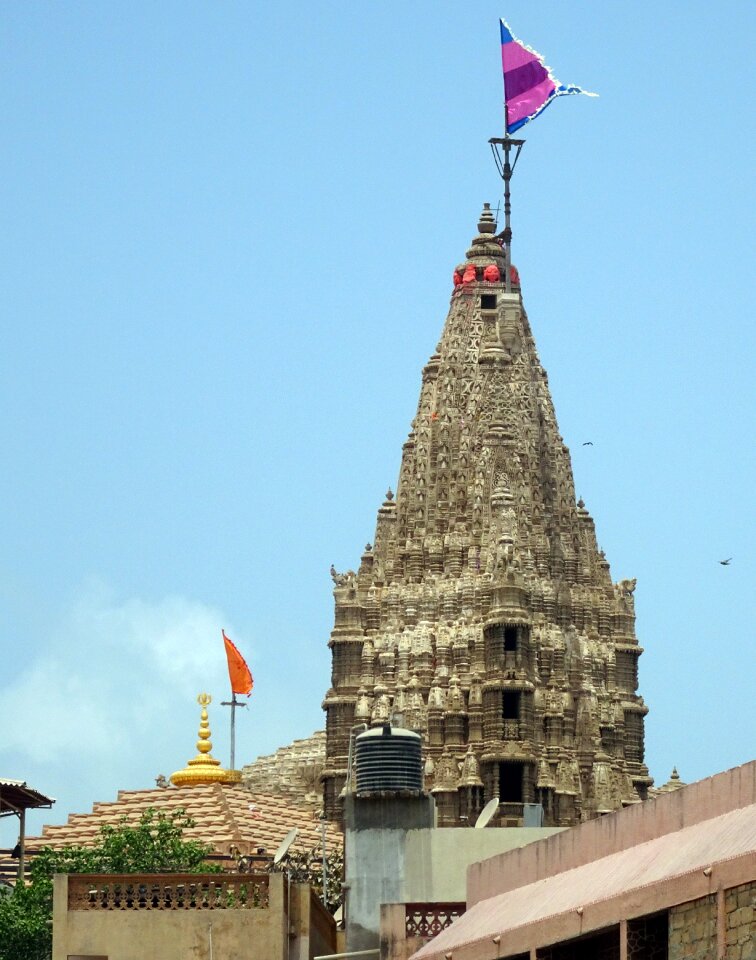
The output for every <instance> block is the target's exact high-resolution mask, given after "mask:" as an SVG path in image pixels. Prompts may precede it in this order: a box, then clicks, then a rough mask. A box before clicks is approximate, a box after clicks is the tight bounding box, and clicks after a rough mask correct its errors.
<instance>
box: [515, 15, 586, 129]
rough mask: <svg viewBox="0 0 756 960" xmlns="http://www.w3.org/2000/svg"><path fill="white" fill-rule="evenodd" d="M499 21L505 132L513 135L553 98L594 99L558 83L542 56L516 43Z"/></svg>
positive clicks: (581, 91)
mask: <svg viewBox="0 0 756 960" xmlns="http://www.w3.org/2000/svg"><path fill="white" fill-rule="evenodd" d="M499 22H500V24H501V63H502V67H503V68H504V105H505V110H506V122H507V133H514V132H515V130H519V129H520V127H522V126H523V125H524V124H526V123H527V122H528V120H533V119H535V118H536V117H537V116H538V114H539V113H541V112H542V111H543V110H545V109H546V107H548V105H549V104H550V103H551V101H552V100H555V99H556V98H557V97H561V96H564V95H565V94H568V93H584V94H586V96H589V97H595V96H598V94H595V93H588V91H587V90H583V89H581V88H580V87H573V86H569V87H568V86H565V85H564V84H563V83H560V82H559V81H558V80H557V79H556V78H555V77H554V76H553V74H552V73H551V70H550V69H549V68H548V67H547V66H546V64H545V63H544V62H543V57H542V56H541V55H540V54H539V53H537V52H536V51H535V50H533V48H532V47H528V46H526V45H525V44H524V43H523V42H522V41H521V40H518V39H517V38H516V37H515V36H514V34H513V33H512V31H511V30H510V29H509V27H508V26H507V24H506V22H505V21H504V20H500V21H499Z"/></svg>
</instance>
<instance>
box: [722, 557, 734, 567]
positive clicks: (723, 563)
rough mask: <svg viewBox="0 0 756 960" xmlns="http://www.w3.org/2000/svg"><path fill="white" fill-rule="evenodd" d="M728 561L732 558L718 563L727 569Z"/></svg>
mask: <svg viewBox="0 0 756 960" xmlns="http://www.w3.org/2000/svg"><path fill="white" fill-rule="evenodd" d="M730 560H732V557H728V558H727V559H726V560H720V561H719V562H720V563H721V564H722V566H723V567H729V565H730Z"/></svg>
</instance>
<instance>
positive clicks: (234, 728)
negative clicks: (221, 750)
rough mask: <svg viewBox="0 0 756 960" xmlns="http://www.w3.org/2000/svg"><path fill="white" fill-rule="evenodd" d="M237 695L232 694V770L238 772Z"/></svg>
mask: <svg viewBox="0 0 756 960" xmlns="http://www.w3.org/2000/svg"><path fill="white" fill-rule="evenodd" d="M236 706H237V700H236V694H235V693H232V694H231V769H232V770H236V767H235V766H234V763H235V761H236Z"/></svg>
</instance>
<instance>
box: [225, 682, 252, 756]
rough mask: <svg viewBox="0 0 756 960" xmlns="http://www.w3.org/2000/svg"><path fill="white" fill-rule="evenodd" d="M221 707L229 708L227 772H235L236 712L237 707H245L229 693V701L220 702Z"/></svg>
mask: <svg viewBox="0 0 756 960" xmlns="http://www.w3.org/2000/svg"><path fill="white" fill-rule="evenodd" d="M221 706H222V707H231V766H230V767H229V770H235V769H236V767H235V766H234V763H235V762H236V711H237V708H239V707H246V706H247V704H246V703H242V702H241V700H237V699H236V693H235V692H234V691H232V692H231V699H230V700H223V701H221Z"/></svg>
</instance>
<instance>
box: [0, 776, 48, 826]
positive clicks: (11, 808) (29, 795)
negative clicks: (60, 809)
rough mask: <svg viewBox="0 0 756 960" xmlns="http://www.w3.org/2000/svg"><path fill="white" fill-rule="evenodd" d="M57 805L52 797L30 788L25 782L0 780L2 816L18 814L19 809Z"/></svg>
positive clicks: (0, 811) (0, 809) (0, 810)
mask: <svg viewBox="0 0 756 960" xmlns="http://www.w3.org/2000/svg"><path fill="white" fill-rule="evenodd" d="M54 803H55V800H54V799H53V798H52V797H46V796H45V795H44V793H40V792H39V790H35V789H34V787H30V786H29V785H28V784H27V783H26V781H25V780H9V779H7V778H5V777H3V778H0V816H3V817H5V816H8V815H9V814H14V813H16V810H17V809H20V808H23V809H24V810H30V809H33V808H35V807H51V806H52V805H53V804H54Z"/></svg>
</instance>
